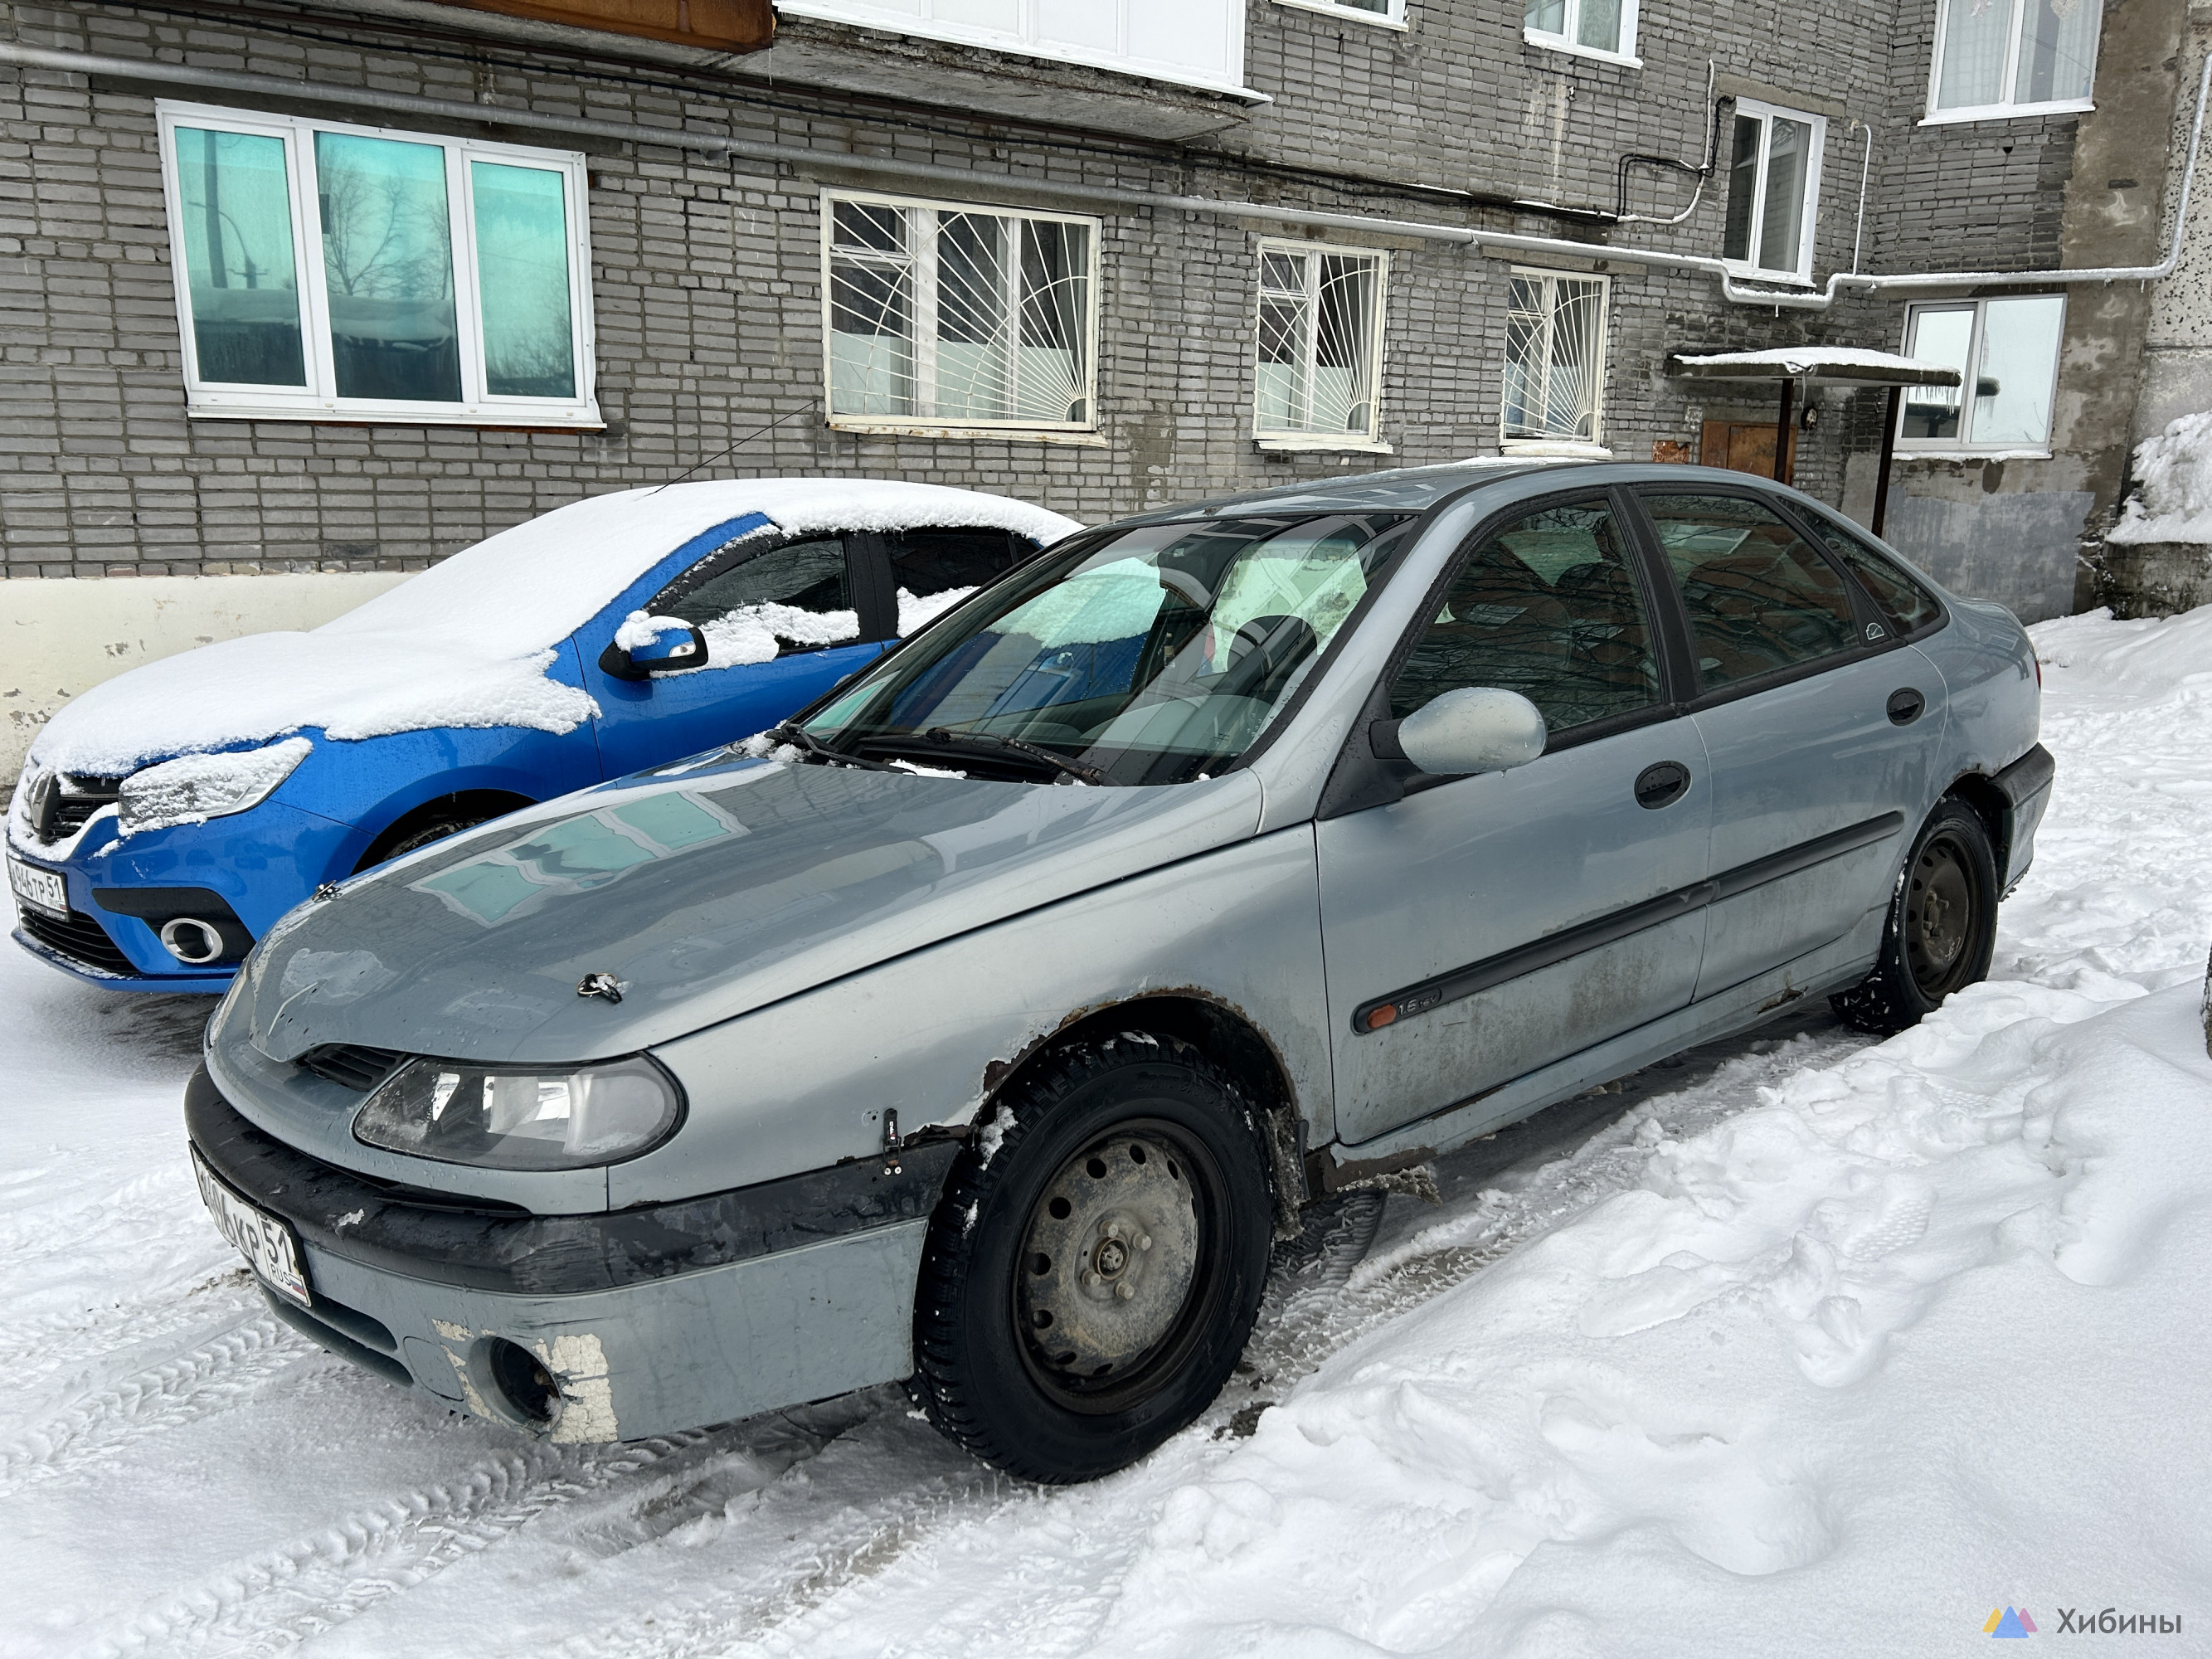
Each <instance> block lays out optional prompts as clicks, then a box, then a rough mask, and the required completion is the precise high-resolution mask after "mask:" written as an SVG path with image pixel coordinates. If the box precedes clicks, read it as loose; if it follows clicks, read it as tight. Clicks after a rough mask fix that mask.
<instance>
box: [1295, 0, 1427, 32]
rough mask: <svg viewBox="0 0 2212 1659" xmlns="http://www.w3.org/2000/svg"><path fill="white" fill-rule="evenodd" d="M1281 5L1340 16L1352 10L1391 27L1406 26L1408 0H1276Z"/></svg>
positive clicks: (1354, 13) (1362, 19) (1372, 20)
mask: <svg viewBox="0 0 2212 1659" xmlns="http://www.w3.org/2000/svg"><path fill="white" fill-rule="evenodd" d="M1275 3H1276V4H1277V5H1279V6H1293V7H1296V8H1297V9H1299V10H1301V11H1320V12H1333V13H1334V14H1336V15H1339V16H1342V15H1344V14H1345V13H1346V12H1350V13H1351V14H1352V16H1354V17H1356V18H1358V19H1359V20H1360V21H1363V22H1368V23H1380V24H1383V26H1385V27H1389V28H1399V29H1402V28H1404V27H1406V0H1275Z"/></svg>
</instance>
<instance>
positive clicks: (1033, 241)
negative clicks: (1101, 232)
mask: <svg viewBox="0 0 2212 1659" xmlns="http://www.w3.org/2000/svg"><path fill="white" fill-rule="evenodd" d="M822 207H823V228H824V231H825V236H824V241H823V259H824V262H825V267H826V268H825V271H824V277H825V281H824V292H825V301H826V307H827V312H828V316H827V323H828V334H829V416H830V421H831V423H832V424H833V425H837V424H846V425H863V426H876V425H887V426H892V427H898V428H913V429H915V430H927V429H930V428H961V427H1006V428H1047V429H1058V430H1073V431H1087V430H1089V429H1090V428H1092V427H1094V426H1096V425H1097V415H1096V412H1095V410H1094V408H1093V392H1092V386H1091V351H1092V341H1093V339H1094V337H1095V336H1096V334H1097V267H1096V263H1095V262H1096V258H1097V246H1098V222H1097V220H1095V219H1085V218H1076V217H1070V216H1066V215H1060V214H1038V213H1018V212H1012V211H1009V210H1005V209H1001V208H986V207H965V206H959V205H957V204H951V203H945V202H924V201H914V200H909V199H908V198H905V197H877V196H855V195H848V194H845V193H842V192H840V191H830V192H828V193H826V194H825V195H824V196H823V204H822Z"/></svg>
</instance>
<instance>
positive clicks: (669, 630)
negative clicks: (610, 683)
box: [599, 617, 707, 680]
mask: <svg viewBox="0 0 2212 1659" xmlns="http://www.w3.org/2000/svg"><path fill="white" fill-rule="evenodd" d="M625 641H627V643H625ZM706 665H707V636H706V635H704V634H702V633H701V632H700V631H699V629H698V628H697V627H696V625H694V624H693V623H682V622H678V621H677V620H676V619H675V618H674V617H653V619H652V620H651V621H650V622H648V623H638V622H636V621H635V620H633V621H631V622H626V623H623V625H622V627H621V629H619V630H617V633H616V635H615V637H614V639H613V641H611V643H610V644H609V645H608V647H607V648H606V649H605V651H602V652H601V653H599V671H600V672H601V673H603V674H605V675H606V676H608V677H609V678H611V679H617V680H645V679H651V678H653V676H654V675H655V674H676V673H681V672H683V671H686V670H688V669H693V668H704V667H705V666H706Z"/></svg>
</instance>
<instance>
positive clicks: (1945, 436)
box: [1897, 294, 2066, 454]
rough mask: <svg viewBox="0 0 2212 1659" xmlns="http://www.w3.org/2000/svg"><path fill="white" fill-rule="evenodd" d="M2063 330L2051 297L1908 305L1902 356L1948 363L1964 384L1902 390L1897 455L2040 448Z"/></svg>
mask: <svg viewBox="0 0 2212 1659" xmlns="http://www.w3.org/2000/svg"><path fill="white" fill-rule="evenodd" d="M2065 327H2066V299H2065V296H2064V295H2059V294H2019V295H2005V296H2003V297H2002V298H1998V299H1991V300H1966V301H1956V302H1952V303H1945V304H1939V305H1922V306H1912V307H1908V308H1907V310H1906V312H1905V356H1908V357H1917V358H1920V359H1921V360H1923V362H1931V363H1942V364H1944V365H1946V366H1947V367H1948V368H1955V369H1957V370H1958V371H1959V373H1960V377H1961V378H1962V380H1964V382H1965V384H1964V385H1962V386H1907V387H1905V399H1904V409H1903V410H1902V412H1901V413H1900V415H1899V427H1898V432H1897V445H1898V451H1899V453H1905V452H1907V451H1910V452H1911V453H1915V454H1922V453H1973V454H1987V453H1991V452H1993V451H2008V450H2027V451H2029V452H2031V453H2034V452H2040V451H2044V450H2047V449H2048V448H2049V447H2050V445H2051V398H2052V395H2053V393H2054V392H2056V391H2057V386H2058V348H2059V342H2060V340H2061V338H2062V337H2063V334H2064V331H2065Z"/></svg>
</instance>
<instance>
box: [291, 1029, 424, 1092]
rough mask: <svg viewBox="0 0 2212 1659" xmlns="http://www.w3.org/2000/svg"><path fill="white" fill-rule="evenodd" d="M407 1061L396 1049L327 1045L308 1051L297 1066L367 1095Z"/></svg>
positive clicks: (345, 1044)
mask: <svg viewBox="0 0 2212 1659" xmlns="http://www.w3.org/2000/svg"><path fill="white" fill-rule="evenodd" d="M407 1059H408V1057H407V1055H405V1054H402V1053H401V1052H400V1051H399V1050H398V1049H397V1048H369V1047H368V1046H367V1045H366V1044H363V1043H359V1042H325V1043H324V1044H322V1045H321V1046H320V1047H319V1048H310V1049H308V1050H307V1053H306V1054H301V1056H300V1058H299V1060H298V1062H297V1063H298V1064H299V1065H301V1066H305V1067H306V1068H307V1070H308V1071H311V1072H313V1073H314V1074H315V1075H316V1076H317V1077H319V1078H321V1079H324V1080H325V1082H329V1083H336V1084H338V1085H342V1086H343V1087H345V1088H348V1089H351V1090H353V1091H356V1093H359V1094H367V1093H368V1091H370V1090H371V1089H374V1087H376V1085H378V1084H380V1083H381V1082H383V1081H384V1079H386V1078H388V1077H390V1076H391V1075H392V1073H394V1072H396V1071H398V1069H399V1068H400V1067H401V1066H404V1065H405V1064H406V1063H407Z"/></svg>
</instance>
